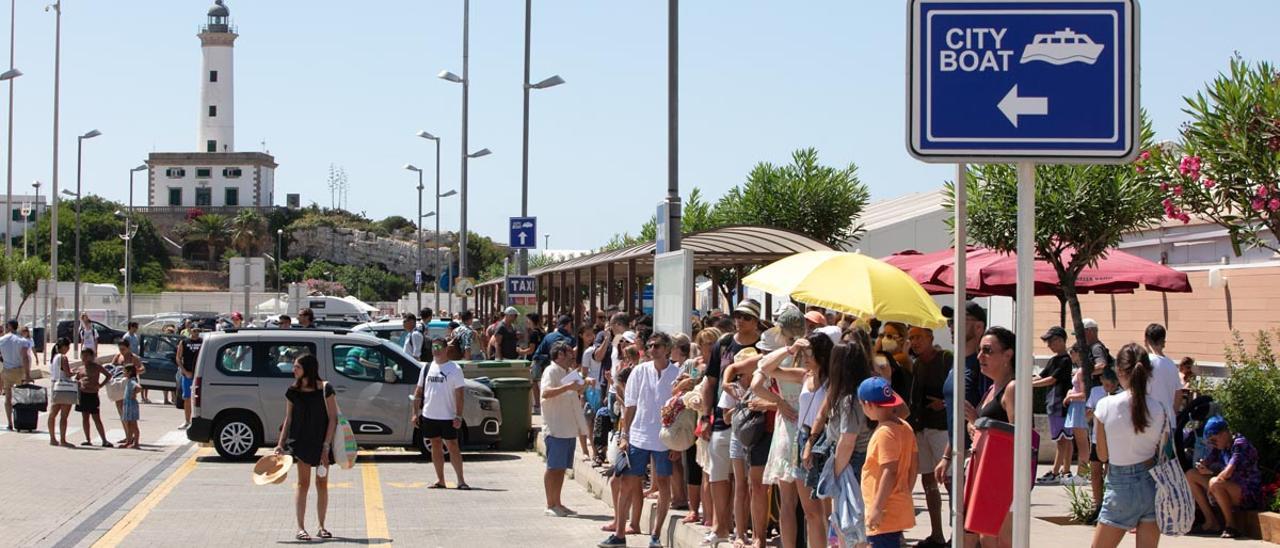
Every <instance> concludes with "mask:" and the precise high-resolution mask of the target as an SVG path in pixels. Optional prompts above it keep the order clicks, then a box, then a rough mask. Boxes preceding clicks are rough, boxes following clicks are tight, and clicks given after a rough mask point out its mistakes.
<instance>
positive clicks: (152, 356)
mask: <svg viewBox="0 0 1280 548" xmlns="http://www.w3.org/2000/svg"><path fill="white" fill-rule="evenodd" d="M139 338H140V341H139V346H141V347H142V348H140V349H138V350H137V353H138V357H139V358H142V365H143V366H145V367H146V371H145V372H144V373H143V374H142V377H141V380H140V381H139V382H140V383H141V384H142V386H143V388H151V389H159V390H175V389H176V388H177V386H178V377H177V376H178V361H177V354H178V343H179V342H180V341H182V337H180V336H178V335H164V334H154V333H143V334H141V335H139ZM179 396H181V394H179Z"/></svg>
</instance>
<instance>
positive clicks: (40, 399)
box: [13, 383, 49, 411]
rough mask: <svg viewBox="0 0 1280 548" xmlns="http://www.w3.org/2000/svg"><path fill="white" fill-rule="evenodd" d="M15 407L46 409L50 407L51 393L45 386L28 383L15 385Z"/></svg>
mask: <svg viewBox="0 0 1280 548" xmlns="http://www.w3.org/2000/svg"><path fill="white" fill-rule="evenodd" d="M13 408H14V409H31V410H35V411H46V410H48V408H49V393H48V392H46V391H45V389H44V388H43V387H40V386H37V385H34V384H31V383H26V384H19V385H17V386H15V387H13Z"/></svg>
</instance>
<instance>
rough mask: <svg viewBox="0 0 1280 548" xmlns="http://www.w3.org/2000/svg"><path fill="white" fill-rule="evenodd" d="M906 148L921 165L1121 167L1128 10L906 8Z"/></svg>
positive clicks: (1131, 60)
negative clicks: (1083, 164) (1073, 164)
mask: <svg viewBox="0 0 1280 548" xmlns="http://www.w3.org/2000/svg"><path fill="white" fill-rule="evenodd" d="M909 10H910V14H909V22H908V26H909V27H910V39H909V40H908V43H909V51H908V71H909V72H908V78H909V79H910V86H909V92H910V105H909V107H910V108H909V109H908V122H907V123H908V148H909V149H910V151H911V154H912V155H914V156H915V157H917V158H919V159H921V160H924V161H926V162H1018V161H1039V162H1046V163H1063V162H1126V161H1129V160H1131V159H1133V157H1134V156H1136V154H1137V152H1138V147H1139V145H1140V143H1139V142H1138V140H1137V135H1138V127H1139V124H1138V85H1137V84H1138V6H1137V1H1136V0H1113V1H1096V0H1095V1H1084V0H986V1H978V0H912V2H911V3H910V7H909Z"/></svg>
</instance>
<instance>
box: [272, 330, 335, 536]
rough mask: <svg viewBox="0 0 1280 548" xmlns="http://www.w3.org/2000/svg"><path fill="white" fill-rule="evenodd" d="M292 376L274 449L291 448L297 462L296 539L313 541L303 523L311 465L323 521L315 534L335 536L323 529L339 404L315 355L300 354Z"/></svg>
mask: <svg viewBox="0 0 1280 548" xmlns="http://www.w3.org/2000/svg"><path fill="white" fill-rule="evenodd" d="M293 378H294V381H293V385H292V386H290V387H289V389H288V390H287V391H286V392H285V413H284V425H283V426H282V427H281V428H280V441H279V442H277V443H276V450H275V452H276V454H277V455H281V454H284V453H285V452H286V451H288V452H289V453H290V454H292V455H293V458H294V460H296V461H297V463H298V491H297V494H296V495H295V497H294V511H295V513H296V518H297V520H298V533H297V534H296V535H294V538H296V539H298V540H301V541H309V540H311V535H310V534H309V533H307V529H306V527H305V525H304V522H305V521H306V517H307V491H308V490H309V489H310V487H311V469H312V468H315V470H316V515H317V516H318V517H319V520H320V529H319V530H318V531H317V533H316V535H317V536H319V537H320V538H322V539H328V538H333V533H330V532H329V530H328V529H325V528H324V518H325V513H326V511H327V510H328V506H329V464H331V463H332V462H333V449H332V447H333V435H334V430H335V427H336V426H337V424H338V403H337V401H336V399H335V398H336V396H335V395H334V391H333V387H332V386H330V385H329V383H327V382H325V381H324V380H322V379H321V378H320V364H319V362H318V361H316V357H315V356H313V355H311V354H303V355H301V356H298V359H296V360H294V362H293ZM286 447H287V449H286Z"/></svg>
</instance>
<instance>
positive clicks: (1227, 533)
mask: <svg viewBox="0 0 1280 548" xmlns="http://www.w3.org/2000/svg"><path fill="white" fill-rule="evenodd" d="M1239 536H1240V530H1239V529H1236V528H1235V527H1227V528H1225V529H1223V530H1222V538H1236V537H1239Z"/></svg>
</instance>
